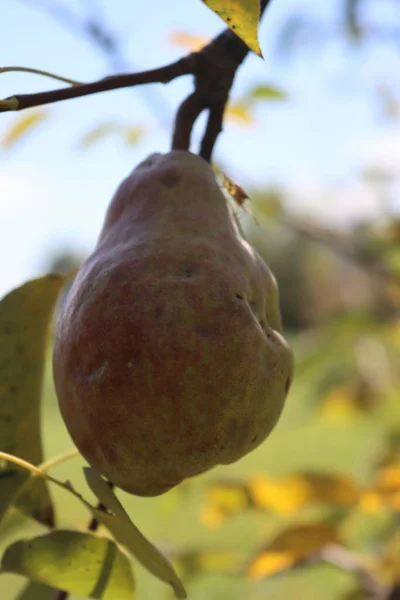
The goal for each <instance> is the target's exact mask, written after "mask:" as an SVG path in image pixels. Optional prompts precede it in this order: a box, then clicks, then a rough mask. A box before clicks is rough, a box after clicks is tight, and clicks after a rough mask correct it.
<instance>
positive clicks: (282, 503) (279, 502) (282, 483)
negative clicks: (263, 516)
mask: <svg viewBox="0 0 400 600" xmlns="http://www.w3.org/2000/svg"><path fill="white" fill-rule="evenodd" d="M248 485H249V490H250V494H251V497H252V499H253V502H254V504H255V506H258V507H259V508H264V509H268V510H273V511H275V512H278V513H291V512H293V511H296V510H298V509H299V508H301V507H302V506H304V505H305V504H307V503H308V502H309V501H310V500H311V495H310V490H309V487H308V485H307V483H306V481H305V480H304V478H302V477H301V475H292V476H288V477H285V478H282V479H272V478H270V477H267V476H265V475H258V476H256V477H253V478H251V479H250V480H249V482H248Z"/></svg>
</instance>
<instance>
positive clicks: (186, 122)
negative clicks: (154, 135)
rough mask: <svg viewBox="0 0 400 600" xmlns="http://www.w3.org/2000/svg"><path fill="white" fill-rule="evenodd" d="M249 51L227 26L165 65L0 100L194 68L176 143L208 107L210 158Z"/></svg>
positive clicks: (16, 102)
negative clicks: (231, 91) (185, 54)
mask: <svg viewBox="0 0 400 600" xmlns="http://www.w3.org/2000/svg"><path fill="white" fill-rule="evenodd" d="M269 3H270V0H261V2H260V15H261V16H262V14H263V12H264V11H265V9H266V8H267V6H268V5H269ZM248 53H249V49H248V47H247V46H246V44H245V43H244V42H243V41H242V40H241V39H240V38H238V37H237V35H236V34H235V33H233V31H231V30H230V29H226V30H225V31H223V32H222V33H221V34H220V35H219V36H217V37H216V38H215V39H214V40H212V41H211V42H210V43H209V44H207V45H206V46H204V48H203V49H202V50H200V51H199V52H193V53H191V54H188V55H187V56H185V57H183V58H181V59H180V60H178V61H176V62H174V63H172V64H170V65H167V66H165V67H161V68H158V69H152V70H149V71H143V72H141V73H129V74H122V75H113V76H110V77H106V78H104V79H100V80H99V81H95V82H92V83H86V84H82V85H76V86H74V87H69V88H61V89H58V90H52V91H48V92H39V93H37V94H22V95H14V96H11V97H9V98H6V99H5V100H0V112H8V111H11V110H24V109H26V108H32V107H34V106H41V105H43V104H52V103H54V102H60V101H62V100H71V99H72V98H81V97H83V96H88V95H90V94H97V93H99V92H106V91H109V90H116V89H121V88H126V87H133V86H138V85H144V84H149V83H168V82H170V81H172V80H173V79H176V78H177V77H181V76H182V75H189V74H191V75H194V77H195V90H194V92H193V93H192V94H191V95H190V96H189V97H188V98H186V100H184V101H183V102H182V104H181V106H180V108H179V110H178V113H177V116H176V119H175V131H174V135H173V139H172V148H179V149H181V150H189V148H190V137H191V132H192V129H193V126H194V123H195V121H196V119H197V117H198V116H199V115H200V114H201V112H202V111H203V110H206V109H208V110H209V118H208V123H207V126H206V131H205V133H204V137H203V140H202V143H201V149H200V155H201V156H203V158H205V160H207V161H210V160H211V155H212V151H213V149H214V146H215V143H216V140H217V137H218V135H219V133H220V131H221V130H222V120H223V115H224V111H225V107H226V104H227V102H228V99H229V93H230V90H231V87H232V84H233V80H234V77H235V74H236V72H237V69H238V68H239V66H240V65H241V63H242V62H243V60H244V59H245V58H246V56H247V54H248Z"/></svg>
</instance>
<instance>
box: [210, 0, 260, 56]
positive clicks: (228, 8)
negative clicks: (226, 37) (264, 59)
mask: <svg viewBox="0 0 400 600" xmlns="http://www.w3.org/2000/svg"><path fill="white" fill-rule="evenodd" d="M202 1H203V2H204V4H207V6H208V7H209V8H211V10H212V11H214V12H215V13H216V14H217V15H218V16H219V17H221V19H223V20H224V21H225V23H226V24H227V25H228V27H229V28H230V29H231V30H232V31H233V32H234V33H236V35H237V36H239V37H240V38H241V39H242V40H243V41H244V42H245V43H246V44H247V46H248V47H249V48H250V49H251V50H253V52H255V53H256V54H258V55H259V56H261V50H260V46H259V43H258V24H259V21H260V2H259V0H202Z"/></svg>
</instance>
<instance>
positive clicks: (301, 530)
mask: <svg viewBox="0 0 400 600" xmlns="http://www.w3.org/2000/svg"><path fill="white" fill-rule="evenodd" d="M338 537H339V536H338V532H337V528H336V527H334V526H332V525H327V524H326V523H323V522H317V523H310V524H305V525H297V526H294V527H291V528H288V529H286V530H284V531H282V532H281V533H280V534H278V535H277V536H276V537H275V538H274V540H273V541H272V542H271V543H270V544H268V545H267V546H266V547H265V548H263V549H262V550H261V551H260V552H259V553H257V554H256V555H255V556H254V557H253V560H252V561H251V564H250V566H249V568H248V571H247V574H248V576H249V577H250V578H252V579H259V578H262V577H268V576H269V575H273V574H274V573H278V572H279V571H282V570H285V569H288V568H289V567H292V566H294V565H295V564H297V563H299V562H301V561H303V560H304V559H306V558H309V557H311V556H313V555H314V554H315V553H316V552H318V551H320V550H322V548H324V547H325V546H327V545H328V544H333V543H337V542H338Z"/></svg>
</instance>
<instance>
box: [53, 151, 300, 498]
mask: <svg viewBox="0 0 400 600" xmlns="http://www.w3.org/2000/svg"><path fill="white" fill-rule="evenodd" d="M260 323H262V325H260ZM280 331H281V320H280V314H279V300H278V289H277V286H276V282H275V279H274V277H273V275H272V274H271V272H270V270H269V269H268V267H267V265H266V264H265V263H264V262H263V261H262V259H261V258H260V257H259V255H258V254H257V253H256V252H255V251H254V250H253V249H252V248H251V246H250V245H249V244H248V243H247V242H246V241H244V240H243V238H242V236H241V234H240V232H239V230H238V227H237V224H236V222H235V218H234V216H233V213H232V211H231V210H230V208H229V206H228V203H227V201H226V198H225V196H224V195H223V193H222V192H221V191H220V189H219V186H218V184H217V182H216V180H215V176H214V173H213V171H212V169H211V167H210V165H209V164H208V163H207V162H205V161H204V160H203V159H201V158H200V157H198V156H196V155H194V154H191V153H189V152H183V151H172V152H169V153H167V154H165V155H162V154H154V155H151V156H150V157H149V158H148V159H147V160H145V161H144V162H143V163H141V164H140V165H139V166H138V167H137V168H136V169H134V170H133V171H132V173H131V174H130V175H129V176H128V177H127V178H126V179H125V180H124V181H123V182H122V183H121V185H120V186H119V188H118V190H117V192H116V193H115V195H114V197H113V199H112V201H111V204H110V206H109V209H108V212H107V215H106V218H105V222H104V226H103V229H102V232H101V235H100V238H99V241H98V243H97V246H96V248H95V250H94V252H93V254H92V255H91V256H90V257H89V258H88V259H87V261H86V262H85V263H84V264H83V266H82V267H81V269H80V270H79V272H78V275H77V277H76V279H75V281H74V283H73V286H72V289H71V291H70V293H69V295H68V298H67V302H66V305H65V308H64V310H63V314H62V315H61V317H60V320H59V323H58V329H57V335H56V341H55V348H54V380H55V386H56V391H57V395H58V399H59V404H60V409H61V412H62V415H63V418H64V421H65V423H66V426H67V428H68V430H69V432H70V434H71V436H72V438H73V440H74V442H75V444H76V445H77V447H78V449H79V450H80V451H81V453H82V454H83V456H84V457H85V458H86V460H87V461H88V462H89V463H90V464H91V465H92V466H93V467H94V468H96V469H97V470H98V471H99V472H100V473H102V474H103V475H104V476H105V477H107V478H109V479H110V480H111V481H112V482H113V483H114V484H115V485H117V486H119V487H120V488H123V489H124V490H126V491H128V492H131V493H133V494H137V495H143V496H154V495H158V494H161V493H163V492H165V491H167V490H168V489H170V488H172V487H174V486H176V485H177V484H179V483H180V482H182V481H183V480H184V479H186V478H188V477H192V476H194V475H196V474H198V473H202V472H204V471H207V470H208V469H211V468H212V467H214V466H216V465H219V464H228V463H232V462H234V461H237V460H238V459H240V458H241V457H243V456H244V455H246V454H247V453H248V452H250V451H251V450H253V449H254V448H255V447H256V446H258V445H259V444H261V442H262V441H263V440H265V438H266V437H267V436H268V435H269V433H270V432H271V431H272V429H273V427H274V426H275V424H276V423H277V421H278V419H279V416H280V414H281V411H282V408H283V405H284V401H285V397H286V394H287V391H288V386H289V384H288V382H290V381H291V379H292V371H293V359H292V353H291V350H290V349H289V347H288V345H287V343H286V342H285V340H284V338H283V337H282V335H281V333H280Z"/></svg>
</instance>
